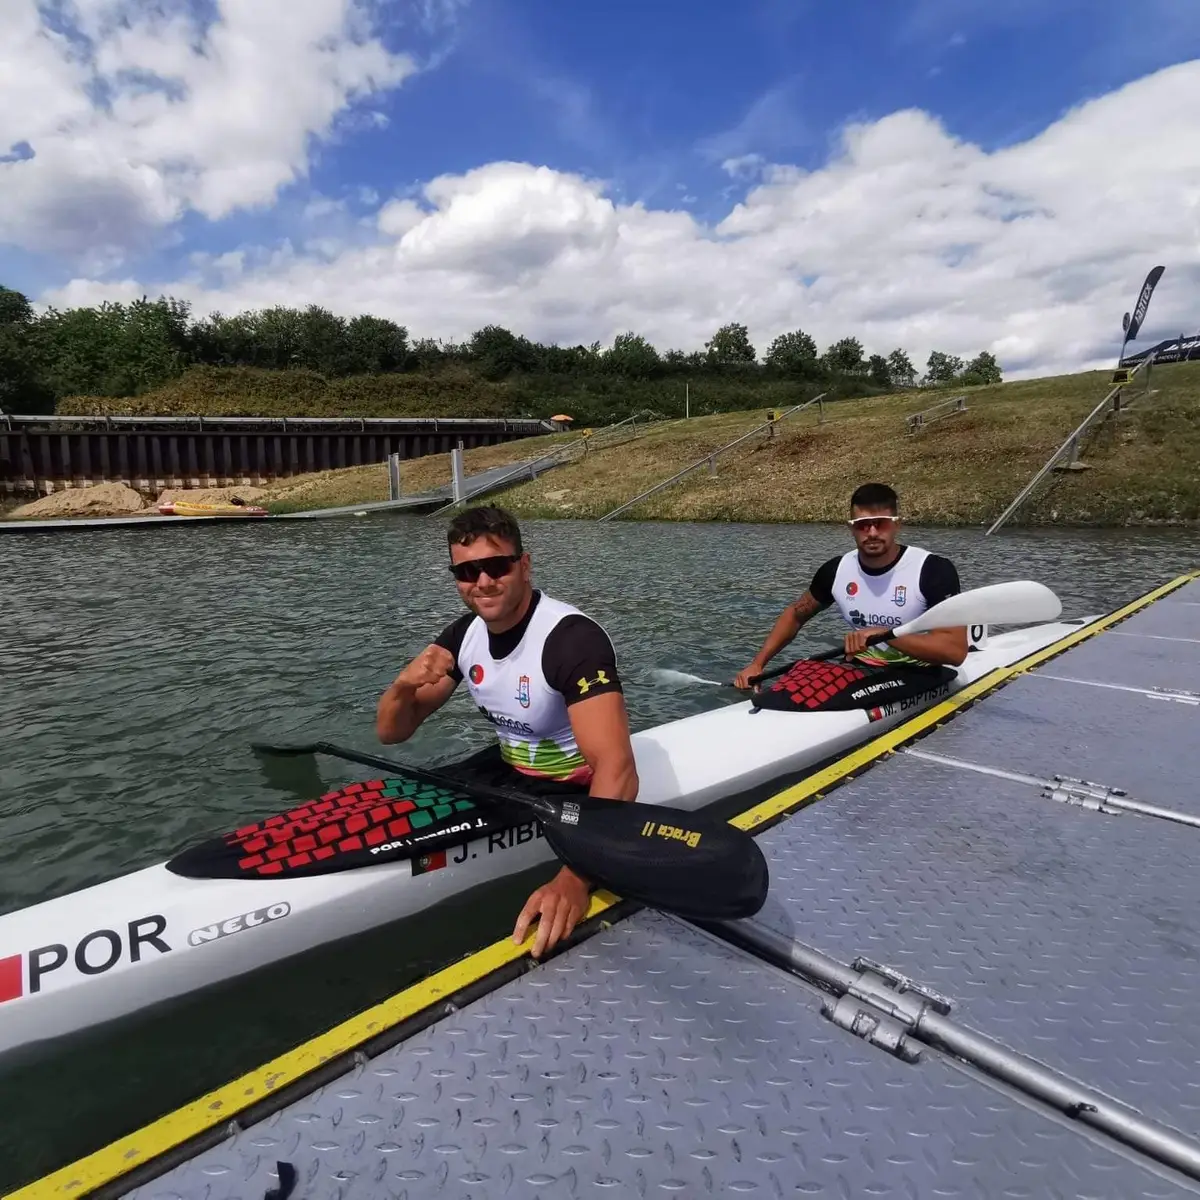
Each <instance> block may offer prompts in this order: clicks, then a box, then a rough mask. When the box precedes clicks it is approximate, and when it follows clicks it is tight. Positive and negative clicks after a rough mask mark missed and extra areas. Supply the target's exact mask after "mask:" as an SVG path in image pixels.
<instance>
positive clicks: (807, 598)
mask: <svg viewBox="0 0 1200 1200" xmlns="http://www.w3.org/2000/svg"><path fill="white" fill-rule="evenodd" d="M820 611H821V606H820V605H819V604H818V603H817V601H816V599H815V598H814V597H813V594H812V592H805V593H804V595H803V596H801V597H800V599H799V600H797V601H796V603H795V604H793V605H792V613H793V615H794V616H795V618H796V620H798V621H807V620H808V619H809V617H814V616H816V615H817V613H819V612H820Z"/></svg>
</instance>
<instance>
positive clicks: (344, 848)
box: [167, 778, 511, 879]
mask: <svg viewBox="0 0 1200 1200" xmlns="http://www.w3.org/2000/svg"><path fill="white" fill-rule="evenodd" d="M468 822H469V823H470V830H469V831H464V830H463V829H462V828H461V827H462V826H464V825H466V824H467V823H468ZM508 823H511V822H508ZM505 824H506V822H505V821H504V820H502V819H500V820H497V819H496V818H495V817H494V816H492V815H491V814H481V813H479V812H477V810H476V806H475V804H474V802H473V801H472V800H471V799H470V796H469V793H467V792H465V791H463V792H458V791H454V790H452V789H449V788H443V787H437V786H435V785H431V784H428V783H424V782H418V781H416V780H412V779H402V778H395V779H371V780H366V781H364V782H361V783H351V784H349V785H347V786H346V787H343V788H338V789H337V790H336V791H332V792H326V793H325V794H324V795H323V796H320V797H318V798H317V799H316V800H312V801H310V802H309V803H307V804H303V805H301V806H300V807H298V808H293V809H289V810H288V811H287V812H285V813H279V814H277V815H275V816H273V817H267V818H266V820H264V821H258V822H255V823H254V824H250V825H244V826H242V827H241V828H240V829H236V830H234V831H233V832H232V833H227V834H225V835H224V836H222V837H217V838H212V839H210V840H208V841H205V842H202V843H200V844H198V845H196V846H193V847H190V848H189V849H187V850H185V851H183V852H182V853H181V854H179V855H177V856H176V857H175V858H173V859H172V860H171V861H170V862H168V863H167V867H168V869H169V870H172V871H174V872H175V873H176V874H180V875H186V876H189V877H191V878H207V879H213V878H221V879H277V878H281V877H289V876H298V875H316V874H325V873H326V872H329V871H339V870H346V869H348V868H350V867H358V866H365V865H367V864H371V863H380V862H387V861H390V860H393V859H396V858H407V857H411V856H412V855H413V854H414V853H425V852H426V851H428V850H431V849H436V848H438V847H439V846H444V845H448V844H450V843H451V842H453V841H462V840H464V839H465V837H466V836H477V835H478V834H480V833H484V832H488V831H490V830H492V829H496V828H503V827H504V826H505ZM451 831H453V832H451ZM439 834H442V835H443V836H439ZM381 847H386V850H381V849H380V848H381Z"/></svg>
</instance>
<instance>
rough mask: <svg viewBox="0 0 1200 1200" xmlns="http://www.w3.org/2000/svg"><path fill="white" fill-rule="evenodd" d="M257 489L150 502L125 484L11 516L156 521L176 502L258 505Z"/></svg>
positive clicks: (168, 493)
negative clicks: (236, 501) (165, 507)
mask: <svg viewBox="0 0 1200 1200" xmlns="http://www.w3.org/2000/svg"><path fill="white" fill-rule="evenodd" d="M266 494H267V493H266V489H265V488H258V487H221V488H167V489H166V490H165V491H164V492H162V494H161V495H159V497H158V498H157V499H156V500H147V499H146V498H145V497H144V496H142V495H141V494H140V493H138V492H135V491H134V490H133V488H130V487H126V486H125V485H124V484H123V483H98V484H96V485H95V486H94V487H83V488H66V489H64V490H63V491H61V492H51V493H50V495H48V496H43V497H41V499H40V500H33V501H31V502H30V503H29V504H22V505H21V506H20V507H19V508H14V509H13V510H12V512H10V513H9V514H8V516H9V517H11V518H16V519H25V520H39V521H61V520H63V519H64V518H70V517H156V516H158V506H159V505H160V504H169V503H171V502H172V501H174V500H191V501H192V502H193V503H197V504H228V503H229V501H230V499H231V498H232V497H234V496H236V497H238V499H239V500H245V501H246V503H247V504H255V503H257V502H258V500H259V499H260V497H262V496H265V495H266Z"/></svg>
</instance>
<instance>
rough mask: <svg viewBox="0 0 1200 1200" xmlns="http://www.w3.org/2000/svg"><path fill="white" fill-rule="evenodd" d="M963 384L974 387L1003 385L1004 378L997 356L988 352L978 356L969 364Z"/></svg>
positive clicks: (985, 351) (963, 376)
mask: <svg viewBox="0 0 1200 1200" xmlns="http://www.w3.org/2000/svg"><path fill="white" fill-rule="evenodd" d="M962 382H963V383H967V384H971V385H972V386H977V385H979V384H984V383H1002V382H1003V376H1002V374H1001V372H1000V364H999V363H998V362H997V361H996V356H995V355H994V354H992V353H991V352H990V351H987V350H984V351H983V352H982V353H980V354H978V355H976V357H975V358H973V359H971V361H970V362H969V363H967V366H966V369H965V370H964V371H963V373H962Z"/></svg>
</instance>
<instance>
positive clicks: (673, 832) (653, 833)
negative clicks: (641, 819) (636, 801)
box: [642, 821, 701, 850]
mask: <svg viewBox="0 0 1200 1200" xmlns="http://www.w3.org/2000/svg"><path fill="white" fill-rule="evenodd" d="M700 836H701V835H700V834H698V833H696V832H695V830H692V829H680V828H679V826H678V825H660V824H659V823H658V822H657V821H647V822H646V823H645V825H643V826H642V837H662V838H670V839H671V840H672V841H676V842H686V843H687V845H688V846H690V847H691V849H693V850H694V849H695V848H696V847H697V846H698V845H699V844H700Z"/></svg>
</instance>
